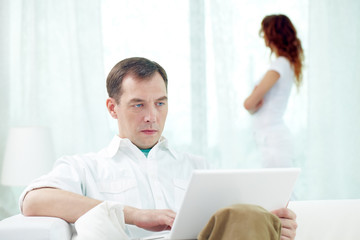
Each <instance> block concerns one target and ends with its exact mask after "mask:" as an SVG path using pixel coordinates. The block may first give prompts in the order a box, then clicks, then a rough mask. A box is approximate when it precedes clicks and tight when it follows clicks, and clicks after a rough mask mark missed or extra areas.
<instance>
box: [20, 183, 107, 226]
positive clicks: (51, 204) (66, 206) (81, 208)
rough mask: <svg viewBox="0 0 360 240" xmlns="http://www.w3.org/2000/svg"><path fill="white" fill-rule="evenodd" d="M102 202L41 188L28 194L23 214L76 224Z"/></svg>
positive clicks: (53, 189) (58, 190) (24, 202)
mask: <svg viewBox="0 0 360 240" xmlns="http://www.w3.org/2000/svg"><path fill="white" fill-rule="evenodd" d="M101 202H102V201H99V200H96V199H92V198H89V197H85V196H82V195H79V194H76V193H72V192H68V191H64V190H61V189H56V188H39V189H34V190H32V191H30V192H28V193H27V194H26V196H25V198H24V201H23V205H22V212H23V214H24V215H25V216H49V217H58V218H62V219H64V220H65V221H67V222H69V223H74V222H75V221H76V220H77V219H78V218H79V217H81V216H82V215H84V214H85V213H86V212H87V211H89V210H90V209H92V208H93V207H95V206H96V205H98V204H100V203H101Z"/></svg>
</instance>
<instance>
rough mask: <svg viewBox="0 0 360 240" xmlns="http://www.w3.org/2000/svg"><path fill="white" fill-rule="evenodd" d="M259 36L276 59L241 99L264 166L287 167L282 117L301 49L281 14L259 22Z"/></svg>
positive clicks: (288, 143)
mask: <svg viewBox="0 0 360 240" xmlns="http://www.w3.org/2000/svg"><path fill="white" fill-rule="evenodd" d="M259 33H260V36H263V38H264V41H265V45H266V46H267V47H269V48H270V50H271V54H273V53H274V54H275V56H276V59H275V60H274V61H273V62H272V63H271V66H270V68H269V70H268V71H267V72H266V73H265V75H264V77H263V78H262V79H261V81H260V83H259V84H258V85H257V86H256V87H255V88H254V90H253V92H252V93H251V95H250V96H249V97H248V98H247V99H246V100H245V102H244V107H245V109H246V110H248V111H249V112H250V113H251V114H253V119H254V122H253V124H254V130H255V131H254V132H255V140H256V142H257V145H258V147H259V148H260V150H261V152H262V155H263V166H264V167H289V166H291V165H292V158H293V150H292V140H291V134H290V131H289V130H288V128H287V127H286V125H285V123H284V121H283V115H284V112H285V110H286V106H287V102H288V99H289V96H290V92H291V88H292V84H293V82H294V80H295V84H296V86H297V87H299V86H300V84H301V80H302V68H303V63H302V62H303V58H304V56H303V49H302V47H301V42H300V40H299V38H298V37H297V34H296V29H295V27H294V26H293V24H292V23H291V21H290V19H289V18H288V17H287V16H285V15H269V16H266V17H265V18H264V19H263V20H262V22H261V29H260V32H259Z"/></svg>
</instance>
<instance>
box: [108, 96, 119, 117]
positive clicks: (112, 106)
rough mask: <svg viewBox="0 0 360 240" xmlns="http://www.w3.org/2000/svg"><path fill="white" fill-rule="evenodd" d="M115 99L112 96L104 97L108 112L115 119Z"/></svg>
mask: <svg viewBox="0 0 360 240" xmlns="http://www.w3.org/2000/svg"><path fill="white" fill-rule="evenodd" d="M116 105H117V104H116V101H115V99H113V98H108V99H106V107H107V109H108V111H109V113H110V115H111V116H112V117H113V118H114V119H117V114H116V112H115V106H116Z"/></svg>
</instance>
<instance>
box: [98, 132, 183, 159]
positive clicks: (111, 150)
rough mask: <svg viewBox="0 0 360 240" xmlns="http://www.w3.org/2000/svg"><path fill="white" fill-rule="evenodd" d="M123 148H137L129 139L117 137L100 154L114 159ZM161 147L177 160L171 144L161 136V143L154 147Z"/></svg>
mask: <svg viewBox="0 0 360 240" xmlns="http://www.w3.org/2000/svg"><path fill="white" fill-rule="evenodd" d="M121 146H123V147H130V146H132V147H136V146H135V145H134V144H133V143H132V142H131V141H130V140H129V139H127V138H120V137H119V136H118V135H115V136H114V137H113V139H112V140H111V142H110V144H109V145H108V146H107V147H106V148H105V149H103V150H102V151H101V152H100V154H103V155H104V156H105V157H108V158H112V157H114V156H115V154H116V153H117V152H118V150H119V148H120V147H121ZM155 147H159V148H162V149H166V150H168V151H169V152H170V153H171V154H172V155H173V156H174V157H175V158H177V153H176V152H175V151H174V150H172V149H171V148H169V142H168V140H167V139H166V138H165V137H163V136H161V137H160V140H159V142H158V143H157V144H156V145H155V146H154V147H153V148H155Z"/></svg>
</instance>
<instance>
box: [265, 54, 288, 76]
mask: <svg viewBox="0 0 360 240" xmlns="http://www.w3.org/2000/svg"><path fill="white" fill-rule="evenodd" d="M289 64H290V63H289V61H288V60H287V59H286V58H284V57H278V58H277V59H275V60H274V61H273V62H272V63H271V65H270V68H269V70H273V71H275V72H277V73H279V74H280V76H284V71H285V69H287V68H286V67H287V66H288V65H289Z"/></svg>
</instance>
